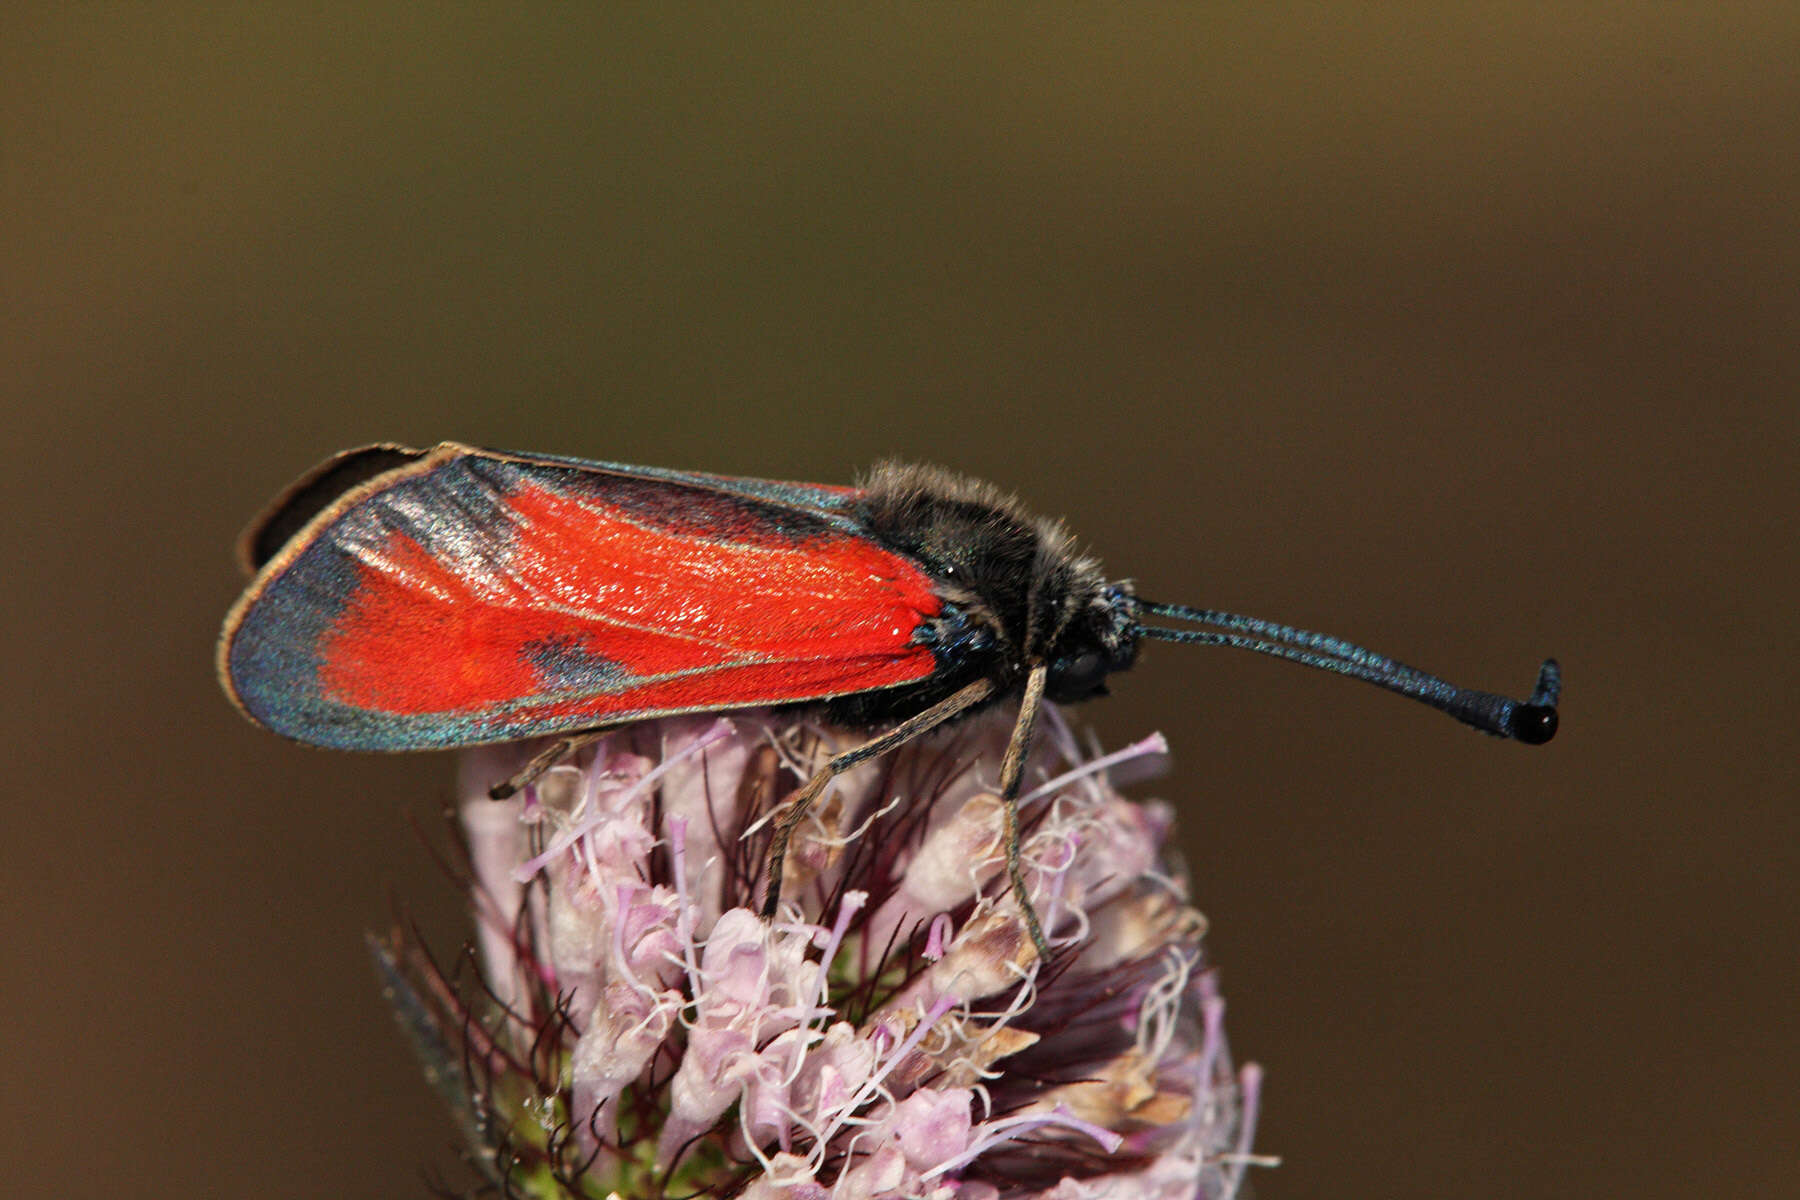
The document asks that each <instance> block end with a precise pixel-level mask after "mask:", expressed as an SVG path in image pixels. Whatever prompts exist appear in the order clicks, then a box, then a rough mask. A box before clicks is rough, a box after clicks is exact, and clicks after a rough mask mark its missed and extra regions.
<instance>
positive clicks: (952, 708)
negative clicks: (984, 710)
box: [763, 679, 994, 918]
mask: <svg viewBox="0 0 1800 1200" xmlns="http://www.w3.org/2000/svg"><path fill="white" fill-rule="evenodd" d="M993 694H994V684H993V682H992V681H991V680H987V679H977V680H976V681H975V682H974V683H971V684H969V685H968V686H967V687H965V688H962V689H961V690H960V691H957V692H953V693H951V694H950V695H949V696H947V697H945V698H944V699H942V700H940V701H938V702H937V703H936V704H934V705H932V706H931V707H930V708H928V709H926V710H925V711H924V712H922V713H920V714H918V715H917V716H914V717H908V718H907V719H906V720H904V721H902V722H900V724H898V725H896V726H894V727H893V728H892V729H890V730H888V731H887V732H886V733H884V734H882V735H881V736H880V737H878V738H873V739H871V740H870V741H866V742H864V743H863V744H862V745H860V746H857V747H855V748H854V749H851V750H846V751H844V752H843V753H842V754H835V755H833V756H832V757H831V758H830V759H829V760H828V761H827V762H826V763H825V765H824V766H823V767H821V768H819V772H818V774H816V775H814V776H813V777H812V778H811V779H809V780H807V781H806V786H805V787H803V788H801V789H800V791H799V792H798V793H796V794H795V796H794V798H793V799H792V800H790V801H788V810H787V811H786V812H785V813H783V814H782V815H781V816H780V818H778V819H777V820H776V822H775V834H774V836H773V837H772V838H771V839H770V841H769V875H768V885H767V886H766V887H765V888H764V889H763V916H764V918H773V917H774V916H775V909H776V906H778V905H779V904H780V903H781V869H782V866H783V865H784V864H785V863H786V861H787V850H788V840H789V839H790V838H792V837H793V835H794V826H796V825H798V824H799V823H800V822H801V820H802V819H803V818H805V816H806V811H807V810H808V809H809V808H811V807H812V806H813V801H815V800H817V799H818V798H819V796H820V795H821V794H822V793H823V792H824V791H825V785H826V784H828V783H830V782H831V780H832V777H833V776H835V775H838V774H841V773H842V772H844V771H848V770H849V769H850V768H851V767H854V766H855V765H856V764H857V763H859V762H865V761H867V760H868V759H871V758H875V757H878V756H880V755H883V754H886V753H887V752H888V751H889V750H892V749H893V748H894V747H896V746H900V745H904V744H905V743H907V742H910V741H911V740H912V739H913V738H916V737H918V736H919V735H920V734H922V733H926V732H928V731H930V730H932V729H935V728H937V727H938V726H939V725H942V724H943V723H944V722H945V721H948V720H950V719H951V718H952V717H954V716H956V715H957V714H958V713H961V712H964V711H966V710H967V709H969V708H972V707H973V706H975V705H977V704H980V703H981V702H982V701H983V700H986V699H987V698H988V697H989V696H991V695H993Z"/></svg>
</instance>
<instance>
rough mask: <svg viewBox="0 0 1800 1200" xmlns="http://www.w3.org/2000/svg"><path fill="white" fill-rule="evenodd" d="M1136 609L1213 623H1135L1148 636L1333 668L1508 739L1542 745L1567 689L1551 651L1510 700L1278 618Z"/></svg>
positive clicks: (1148, 605) (1173, 607)
mask: <svg viewBox="0 0 1800 1200" xmlns="http://www.w3.org/2000/svg"><path fill="white" fill-rule="evenodd" d="M1137 608H1138V611H1139V612H1140V613H1148V614H1150V615H1151V616H1156V617H1172V618H1174V619H1176V620H1180V621H1192V622H1195V623H1196V624H1200V625H1212V626H1215V628H1213V629H1165V628H1162V627H1160V626H1156V625H1144V626H1140V627H1139V630H1138V632H1139V633H1140V634H1142V635H1143V636H1144V637H1150V638H1157V639H1160V640H1162V641H1165V642H1198V643H1200V644H1201V645H1206V646H1232V647H1235V648H1236V649H1239V650H1254V651H1255V652H1256V653H1258V654H1267V655H1270V656H1271V657H1274V658H1285V659H1287V660H1288V661H1289V662H1297V663H1301V664H1303V665H1305V666H1309V667H1317V668H1319V669H1320V670H1322V671H1336V672H1337V673H1338V674H1340V675H1348V676H1350V677H1351V678H1352V679H1360V680H1362V681H1364V682H1365V683H1372V684H1374V685H1375V686H1376V687H1380V688H1386V689H1387V690H1388V691H1390V692H1398V693H1399V694H1400V695H1402V696H1408V697H1411V698H1412V699H1414V700H1417V701H1419V702H1420V703H1423V704H1429V705H1431V707H1433V708H1435V709H1438V710H1439V711H1441V712H1446V713H1449V714H1450V715H1451V716H1452V717H1455V718H1456V719H1457V720H1458V721H1461V722H1462V723H1463V724H1464V725H1468V726H1470V727H1472V728H1475V729H1479V730H1481V731H1482V732H1483V733H1491V734H1494V735H1495V736H1497V737H1504V738H1511V739H1513V740H1514V741H1517V742H1524V743H1525V744H1526V745H1528V746H1541V745H1543V744H1544V743H1545V742H1547V741H1549V740H1550V739H1551V738H1553V737H1555V736H1556V701H1557V698H1558V697H1559V696H1560V695H1561V694H1562V670H1561V668H1559V667H1558V666H1557V665H1556V660H1555V659H1554V658H1547V659H1545V660H1544V663H1543V665H1542V666H1541V667H1539V668H1538V677H1537V686H1536V687H1535V688H1534V689H1533V690H1532V693H1531V698H1530V699H1529V700H1512V699H1509V698H1508V697H1506V696H1500V695H1496V694H1495V693H1493V692H1478V691H1475V690H1473V689H1471V688H1462V687H1457V686H1456V685H1455V684H1453V683H1448V682H1446V681H1445V680H1442V679H1439V678H1438V677H1437V676H1435V675H1430V674H1427V673H1426V672H1424V671H1421V670H1419V669H1418V668H1417V667H1409V666H1407V665H1406V664H1405V663H1400V662H1395V661H1394V660H1393V659H1391V658H1386V657H1384V656H1382V655H1379V654H1376V653H1374V652H1373V651H1370V650H1365V649H1363V648H1362V647H1361V646H1357V645H1352V644H1351V643H1349V642H1346V641H1344V640H1343V639H1341V638H1334V637H1329V636H1327V635H1325V634H1322V633H1313V632H1311V631H1309V630H1305V629H1295V628H1294V627H1293V626H1291V625H1277V624H1276V623H1274V622H1273V621H1263V620H1258V619H1257V618H1255V617H1245V616H1240V615H1238V614H1237V613H1228V612H1220V611H1218V610H1217V609H1210V608H1188V607H1186V606H1185V605H1180V604H1158V603H1157V602H1155V601H1153V600H1142V599H1140V600H1138V601H1137Z"/></svg>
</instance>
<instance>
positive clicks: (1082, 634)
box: [1044, 580, 1137, 704]
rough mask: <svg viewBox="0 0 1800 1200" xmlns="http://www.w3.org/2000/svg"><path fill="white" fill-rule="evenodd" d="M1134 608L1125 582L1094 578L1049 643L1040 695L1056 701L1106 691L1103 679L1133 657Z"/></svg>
mask: <svg viewBox="0 0 1800 1200" xmlns="http://www.w3.org/2000/svg"><path fill="white" fill-rule="evenodd" d="M1136 612H1137V609H1136V602H1135V600H1134V599H1133V597H1132V594H1131V585H1130V584H1129V583H1124V582H1118V583H1106V582H1104V581H1098V580H1096V581H1095V583H1094V584H1093V585H1092V586H1091V587H1090V588H1089V589H1087V590H1086V594H1084V595H1080V596H1079V598H1078V603H1077V604H1076V606H1075V609H1074V612H1073V613H1072V614H1071V615H1070V617H1069V620H1068V623H1067V624H1065V625H1064V626H1063V628H1062V632H1061V633H1060V634H1058V635H1057V638H1056V641H1055V643H1054V644H1053V645H1052V647H1051V651H1050V655H1049V663H1050V674H1049V677H1048V679H1047V680H1046V681H1045V685H1044V694H1045V695H1046V696H1048V697H1049V698H1050V699H1052V700H1054V701H1056V702H1057V703H1059V704H1068V703H1071V702H1073V701H1076V700H1086V699H1087V698H1089V697H1090V696H1104V695H1106V677H1107V676H1108V675H1111V674H1112V673H1113V672H1114V671H1123V670H1126V669H1127V668H1129V667H1130V666H1131V664H1132V660H1134V659H1135V658H1136V657H1137V617H1136Z"/></svg>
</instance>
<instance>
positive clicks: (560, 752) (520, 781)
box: [488, 726, 611, 800]
mask: <svg viewBox="0 0 1800 1200" xmlns="http://www.w3.org/2000/svg"><path fill="white" fill-rule="evenodd" d="M610 732H611V727H610V726H609V727H608V728H606V729H589V730H586V731H585V732H582V733H572V734H570V735H569V736H568V737H565V738H557V739H556V740H555V741H554V742H551V743H550V744H549V745H548V746H546V747H544V750H543V752H542V753H540V754H538V755H536V756H535V757H533V758H532V760H531V761H530V762H528V763H526V764H525V765H524V766H523V767H521V768H519V770H517V771H515V772H514V773H513V774H512V776H511V777H510V778H508V779H503V780H501V781H500V782H499V783H496V784H495V785H494V786H493V787H491V788H489V789H488V799H490V800H510V799H512V798H513V797H514V796H516V795H518V794H519V792H520V791H521V790H523V789H524V788H525V787H526V786H527V785H529V784H531V783H534V782H536V780H537V777H538V776H539V775H542V774H543V773H544V772H545V771H548V770H549V769H550V768H551V767H554V766H555V765H556V764H557V763H559V762H561V761H562V760H563V759H564V758H566V757H567V756H569V755H571V754H573V753H575V752H576V751H577V750H579V749H581V748H582V747H583V746H586V745H588V744H589V743H592V742H597V741H599V740H600V739H601V738H602V737H604V736H605V735H606V734H608V733H610Z"/></svg>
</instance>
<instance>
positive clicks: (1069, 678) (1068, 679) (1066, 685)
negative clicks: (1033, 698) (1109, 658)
mask: <svg viewBox="0 0 1800 1200" xmlns="http://www.w3.org/2000/svg"><path fill="white" fill-rule="evenodd" d="M1105 678H1106V659H1105V658H1104V657H1102V656H1101V655H1100V654H1099V653H1098V652H1097V651H1094V650H1089V651H1087V652H1086V653H1084V654H1077V655H1076V656H1075V657H1074V658H1064V659H1058V660H1057V661H1056V663H1055V664H1053V665H1052V666H1051V668H1050V678H1049V680H1048V681H1047V683H1048V685H1049V686H1048V690H1049V692H1050V697H1051V699H1053V700H1081V699H1084V698H1085V697H1088V696H1091V695H1093V694H1094V693H1095V692H1097V691H1099V690H1100V681H1101V680H1103V679H1105Z"/></svg>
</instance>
